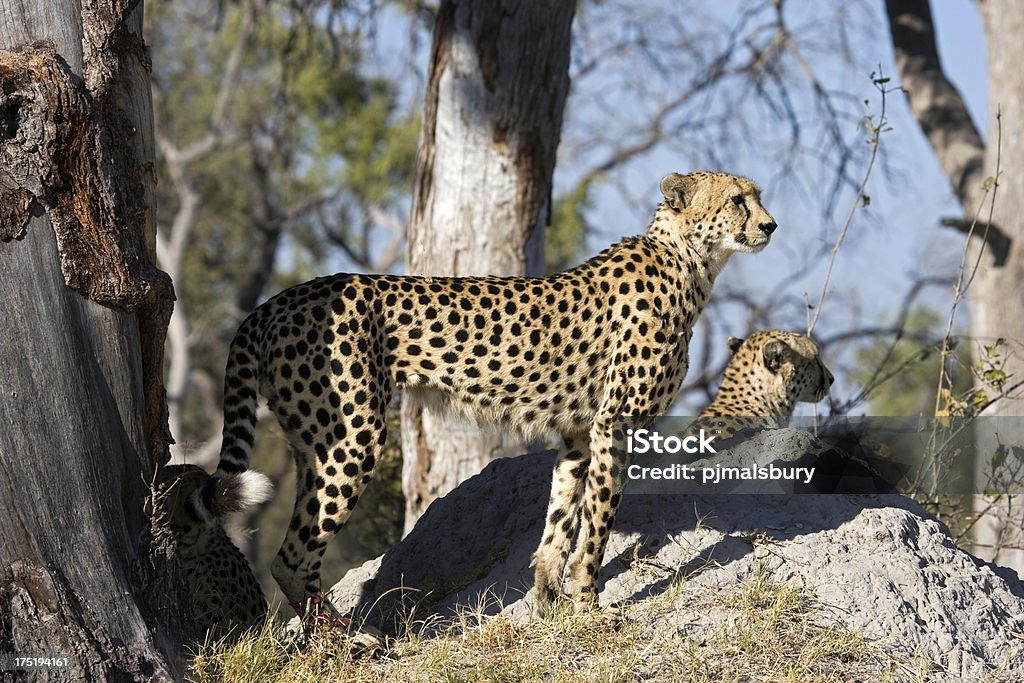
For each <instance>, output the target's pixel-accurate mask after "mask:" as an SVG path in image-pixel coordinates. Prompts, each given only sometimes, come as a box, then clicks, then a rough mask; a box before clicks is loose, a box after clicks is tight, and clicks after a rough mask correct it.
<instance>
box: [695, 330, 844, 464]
mask: <svg viewBox="0 0 1024 683" xmlns="http://www.w3.org/2000/svg"><path fill="white" fill-rule="evenodd" d="M728 344H729V351H730V352H731V353H732V358H731V359H730V360H729V364H728V365H727V366H726V367H725V376H724V377H723V378H722V385H721V387H719V389H718V393H717V394H715V399H714V400H713V401H712V402H711V403H710V404H709V405H708V407H707V408H705V409H704V410H702V411H701V413H700V415H698V416H697V419H696V420H695V421H694V423H693V424H692V425H690V427H689V431H696V430H698V429H704V430H705V431H706V432H713V433H715V434H717V435H718V443H719V444H721V443H722V442H723V441H726V440H727V439H730V438H732V437H735V436H737V434H738V433H740V432H747V431H757V430H761V429H776V428H779V427H785V426H786V422H787V421H788V420H789V418H790V417H792V416H793V409H794V408H795V407H796V404H797V403H801V402H806V403H817V402H818V401H820V400H822V399H823V398H825V396H826V395H827V394H828V389H829V387H830V386H832V382H834V381H835V378H834V377H833V376H832V373H831V372H829V371H828V368H826V367H825V364H824V363H823V362H822V361H821V351H820V350H819V348H818V345H817V344H816V343H815V342H814V341H813V340H812V339H810V338H808V337H805V336H804V335H802V334H797V333H795V332H783V331H781V330H766V331H761V332H755V333H753V334H752V335H750V336H749V337H747V338H746V339H737V338H736V337H729V342H728Z"/></svg>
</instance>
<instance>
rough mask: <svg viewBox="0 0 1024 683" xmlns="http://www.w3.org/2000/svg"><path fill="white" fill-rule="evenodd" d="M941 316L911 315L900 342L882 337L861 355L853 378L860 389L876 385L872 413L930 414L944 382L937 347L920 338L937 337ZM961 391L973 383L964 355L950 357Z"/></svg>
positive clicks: (922, 312) (871, 398) (860, 351)
mask: <svg viewBox="0 0 1024 683" xmlns="http://www.w3.org/2000/svg"><path fill="white" fill-rule="evenodd" d="M939 325H940V316H939V315H938V314H937V313H935V312H934V311H932V310H929V309H925V308H919V309H916V310H914V311H911V312H910V314H909V315H908V316H907V320H906V323H905V325H904V335H903V337H902V338H901V339H898V340H896V341H895V342H894V341H893V340H891V339H890V338H887V337H886V338H878V339H876V340H874V341H872V342H871V343H869V344H867V345H866V346H863V347H861V348H859V349H858V350H857V351H856V355H855V358H856V365H855V367H854V368H853V370H852V372H851V375H850V377H851V380H852V381H853V382H855V383H856V384H858V385H859V386H861V387H865V388H868V387H872V388H871V391H870V392H869V393H868V406H869V412H870V414H872V415H922V414H923V415H931V414H932V413H933V412H934V409H935V396H936V393H935V392H936V390H937V387H938V378H939V354H938V352H937V351H935V349H934V347H933V345H931V344H928V343H922V342H921V341H915V339H917V340H920V339H928V338H935V339H938V337H939V335H940V333H939V332H937V329H938V327H939ZM951 358H952V360H953V367H950V368H949V369H948V372H950V374H951V376H952V377H953V378H954V387H955V389H956V391H957V392H960V391H965V390H967V389H968V388H969V387H970V384H971V376H970V375H971V373H970V372H968V371H961V368H960V364H959V357H958V356H957V354H956V353H955V352H954V353H953V354H952V355H951Z"/></svg>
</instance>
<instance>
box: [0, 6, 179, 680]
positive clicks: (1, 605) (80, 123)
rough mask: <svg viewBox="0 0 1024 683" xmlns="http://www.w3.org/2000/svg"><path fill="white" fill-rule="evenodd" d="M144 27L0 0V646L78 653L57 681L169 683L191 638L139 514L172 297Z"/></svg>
mask: <svg viewBox="0 0 1024 683" xmlns="http://www.w3.org/2000/svg"><path fill="white" fill-rule="evenodd" d="M141 26H142V7H141V4H140V3H138V2H137V1H135V2H132V1H125V2H117V1H116V0H82V1H81V2H79V1H78V0H53V1H51V2H45V3H32V4H26V3H23V2H18V1H16V0H0V48H6V50H7V51H4V52H0V121H2V124H0V194H2V195H5V196H4V197H3V198H0V205H2V206H4V207H5V209H4V211H3V212H2V214H0V309H2V311H3V317H4V319H5V320H6V321H7V322H6V323H5V324H3V325H0V420H2V422H3V427H2V429H0V492H2V493H0V496H2V503H0V574H2V577H0V652H4V653H18V654H23V655H41V654H49V653H60V654H64V655H68V656H70V657H71V658H72V660H73V662H74V664H75V666H74V667H73V668H71V669H67V670H56V669H53V670H48V671H44V672H42V678H47V677H49V678H51V679H52V680H62V681H71V680H94V679H100V680H140V681H142V680H147V681H148V680H155V679H167V678H169V675H170V674H169V665H168V658H170V657H175V656H177V654H178V649H179V647H180V643H181V642H182V640H183V637H182V636H183V630H182V629H183V625H184V624H185V622H183V621H181V619H180V618H179V616H178V615H179V613H180V609H179V608H178V605H180V603H181V600H180V593H175V589H176V588H177V589H180V588H181V586H182V583H181V580H180V578H179V577H178V576H177V575H176V573H175V571H174V567H173V563H172V564H170V565H168V564H166V563H165V560H166V559H168V558H169V557H171V556H173V546H170V545H168V544H167V543H166V540H165V539H166V537H165V536H163V535H161V534H160V533H159V532H158V533H157V534H156V535H157V537H158V538H154V534H153V533H152V531H151V529H150V523H149V520H148V518H147V515H146V513H145V509H144V508H145V506H146V502H147V494H148V487H147V484H146V482H147V481H149V480H150V479H151V477H152V473H153V469H154V466H156V465H158V464H160V463H163V462H164V461H165V460H166V457H167V440H168V436H167V431H166V430H167V422H166V409H165V404H164V398H163V385H162V381H161V375H162V363H163V341H164V334H165V331H166V326H167V317H168V315H169V313H170V309H171V305H172V301H173V294H172V293H171V288H170V282H169V280H168V279H167V277H166V276H165V275H164V274H163V273H161V272H160V271H158V270H157V269H156V268H155V267H154V266H153V261H154V246H153V245H154V232H153V225H154V222H153V201H152V189H153V183H154V182H155V178H154V176H153V165H152V159H153V136H152V113H151V110H150V101H149V80H148V61H147V57H146V54H145V50H144V45H143V43H142V38H141ZM12 200H13V201H12ZM185 629H187V625H185ZM33 679H35V676H33Z"/></svg>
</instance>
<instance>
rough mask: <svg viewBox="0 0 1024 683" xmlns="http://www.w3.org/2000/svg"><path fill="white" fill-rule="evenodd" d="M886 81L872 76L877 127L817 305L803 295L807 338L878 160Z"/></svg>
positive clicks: (883, 126)
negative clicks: (877, 106)
mask: <svg viewBox="0 0 1024 683" xmlns="http://www.w3.org/2000/svg"><path fill="white" fill-rule="evenodd" d="M888 81H889V79H888V78H885V77H884V76H883V75H882V70H881V68H879V70H878V77H877V78H874V74H872V82H873V83H874V84H875V87H876V88H878V91H879V92H880V93H881V95H882V107H881V111H880V112H879V115H878V123H877V125H875V126H873V127H870V124H869V130H870V131H871V139H870V140H869V141H868V143H869V144H870V145H871V156H870V157H869V158H868V164H867V167H866V168H865V169H864V177H863V178H862V179H861V181H860V185H858V187H857V195H856V196H855V197H854V198H853V203H852V204H851V205H850V211H849V213H848V214H847V215H846V221H845V222H844V223H843V227H842V229H841V230H840V231H839V237H838V238H837V239H836V242H835V244H833V245H832V251H831V253H830V255H829V260H828V268H827V269H826V270H825V280H824V281H823V282H822V283H821V292H820V293H819V294H818V303H817V305H816V306H811V305H810V303H809V302H808V301H807V298H806V294H805V295H804V301H805V305H806V306H807V312H808V313H807V314H808V316H809V317H810V320H809V321H808V323H807V334H808V336H810V334H811V333H812V332H813V331H814V326H815V325H816V324H817V323H818V316H820V315H821V306H822V304H823V303H824V301H825V293H826V292H827V291H828V283H829V280H831V278H832V268H833V266H835V262H836V256H837V255H838V254H839V248H840V247H841V246H842V244H843V240H844V239H845V238H846V233H847V231H848V230H849V229H850V224H851V223H852V222H853V216H854V214H856V213H857V210H858V209H860V208H861V207H862V206H863V204H864V197H865V195H866V193H865V188H866V187H867V184H868V179H869V178H870V177H871V170H872V169H873V168H874V166H875V159H877V158H878V148H879V146H880V145H879V143H880V141H881V136H882V133H883V132H885V131H886V130H887V129H886V125H885V124H886V120H885V96H886V94H887V93H889V92H892V90H895V89H896V88H886V87H885V84H886V83H888ZM812 308H813V310H814V315H813V317H811V316H810V311H811V309H812Z"/></svg>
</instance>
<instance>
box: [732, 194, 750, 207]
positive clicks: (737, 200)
mask: <svg viewBox="0 0 1024 683" xmlns="http://www.w3.org/2000/svg"><path fill="white" fill-rule="evenodd" d="M732 203H733V204H735V205H736V206H743V205H744V204H746V203H747V198H746V197H744V196H743V195H741V194H737V195H733V197H732Z"/></svg>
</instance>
